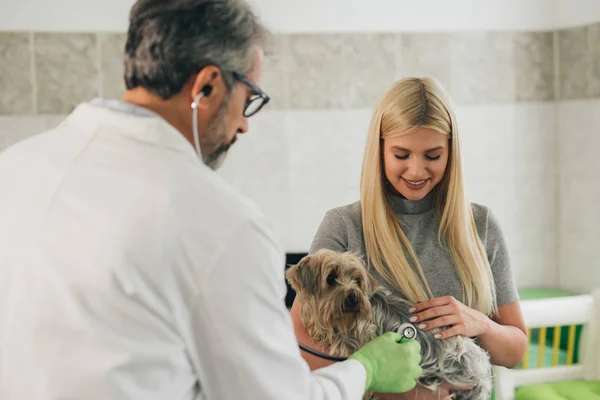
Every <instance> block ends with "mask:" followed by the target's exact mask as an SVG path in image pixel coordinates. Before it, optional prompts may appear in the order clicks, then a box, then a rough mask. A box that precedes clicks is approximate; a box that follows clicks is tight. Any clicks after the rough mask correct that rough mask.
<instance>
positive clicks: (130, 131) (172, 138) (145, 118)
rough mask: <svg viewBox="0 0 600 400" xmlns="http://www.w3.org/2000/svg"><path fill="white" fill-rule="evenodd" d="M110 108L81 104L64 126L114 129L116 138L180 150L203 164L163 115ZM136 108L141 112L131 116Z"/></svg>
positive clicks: (99, 102)
mask: <svg viewBox="0 0 600 400" xmlns="http://www.w3.org/2000/svg"><path fill="white" fill-rule="evenodd" d="M107 104H110V103H109V102H108V101H105V100H99V99H96V100H94V101H92V102H86V103H81V104H80V105H78V106H77V107H76V108H75V110H73V112H72V113H71V115H69V116H68V117H67V118H66V119H65V120H64V121H63V123H62V124H65V125H71V124H75V125H86V124H87V125H89V124H97V125H105V126H106V125H112V126H114V127H115V130H114V131H115V133H116V134H119V135H126V136H129V137H131V138H132V139H135V140H137V141H140V142H145V143H149V144H151V145H155V146H159V147H166V148H170V149H174V150H178V151H181V152H184V153H186V154H189V155H190V156H193V157H194V158H196V159H197V160H198V161H199V162H202V160H201V159H200V157H198V155H197V154H196V150H195V149H194V147H193V146H192V144H191V143H190V142H189V141H188V140H187V139H186V138H185V137H184V136H183V135H182V134H181V132H179V131H178V130H177V129H175V128H174V127H173V126H172V125H171V124H169V123H168V122H167V121H165V120H164V119H163V118H162V117H161V116H160V115H158V114H156V113H154V112H152V111H150V110H148V109H144V108H142V107H138V106H134V105H130V106H131V107H132V108H131V110H127V109H125V108H121V107H109V106H107ZM112 104H114V103H112ZM135 108H137V109H138V110H137V111H136V112H132V110H133V109H135Z"/></svg>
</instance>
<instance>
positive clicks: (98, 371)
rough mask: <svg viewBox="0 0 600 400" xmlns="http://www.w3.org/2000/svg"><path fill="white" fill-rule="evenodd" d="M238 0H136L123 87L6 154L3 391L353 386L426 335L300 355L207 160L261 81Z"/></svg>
mask: <svg viewBox="0 0 600 400" xmlns="http://www.w3.org/2000/svg"><path fill="white" fill-rule="evenodd" d="M265 36H266V33H265V30H264V28H263V27H262V25H261V24H260V23H259V22H258V20H257V18H256V17H255V15H254V14H253V13H252V11H251V10H250V8H249V7H248V5H247V4H246V3H245V2H243V1H241V0H170V1H166V0H140V1H138V2H137V3H136V4H135V5H134V6H133V8H132V11H131V17H130V27H129V32H128V37H127V45H126V49H125V50H126V51H125V53H126V56H125V81H126V84H127V91H126V93H125V94H124V96H123V98H122V99H121V100H120V101H115V100H113V101H108V100H103V99H96V100H94V101H92V102H90V103H84V104H81V105H80V106H78V107H77V109H76V110H75V111H74V112H73V113H72V114H71V115H70V116H69V117H67V118H66V120H65V121H64V122H63V123H62V124H61V125H60V126H59V127H57V128H56V129H54V130H52V131H49V132H45V133H43V134H40V135H37V136H36V137H34V138H31V139H29V140H26V141H24V142H22V143H20V144H17V145H15V146H13V147H12V148H10V149H8V150H7V151H6V152H4V153H3V154H2V155H1V156H0V188H2V194H1V195H0V221H2V222H1V223H0V286H1V287H0V340H1V341H0V361H1V364H0V386H1V388H0V398H2V399H3V400H37V399H39V400H41V399H44V400H59V399H61V400H63V399H86V400H95V399H106V400H108V399H111V400H121V399H122V400H124V399H139V400H148V399H161V400H162V399H169V400H176V399H195V398H201V397H203V398H206V399H219V400H221V399H235V400H242V399H252V400H259V399H260V400H265V399H311V400H315V399H317V400H318V399H360V398H361V396H362V393H363V392H364V391H365V389H368V390H373V391H377V392H403V391H407V390H409V389H411V388H412V387H413V386H414V385H415V379H416V378H418V376H419V375H420V368H419V366H418V364H419V359H420V357H419V346H418V344H417V343H416V342H412V343H397V341H398V340H399V335H394V334H387V335H385V336H382V337H380V338H377V339H375V340H374V341H373V342H371V343H369V344H367V345H366V346H365V347H364V348H363V349H361V350H360V351H358V352H357V353H356V354H355V355H353V356H352V357H351V359H350V360H348V361H345V362H342V363H338V364H336V365H334V366H332V367H328V368H324V369H321V370H319V371H316V372H314V373H311V372H310V371H309V368H308V366H307V365H306V364H305V363H304V361H303V360H302V358H301V356H300V352H299V350H298V348H297V345H296V341H295V337H294V333H293V329H292V324H291V319H290V317H289V315H288V312H287V310H286V309H285V306H284V301H283V299H284V296H285V285H284V277H283V264H284V256H283V252H282V251H281V249H280V247H279V245H278V244H277V242H276V240H275V239H274V238H273V234H272V232H271V230H270V228H269V225H268V224H267V223H266V221H265V219H264V217H263V216H262V214H261V213H260V212H258V211H257V210H256V209H255V208H254V207H253V206H252V205H251V204H250V203H249V202H247V201H246V200H245V199H244V198H242V197H241V196H240V195H239V194H237V193H236V192H235V191H233V190H232V189H231V188H230V187H228V185H227V184H226V183H225V182H224V181H223V180H222V179H221V178H220V177H219V176H218V175H217V174H216V173H215V172H214V171H213V169H214V168H216V167H217V166H218V165H219V164H220V163H221V162H222V160H223V158H224V156H225V154H226V152H227V149H228V148H229V147H230V146H231V145H232V144H233V143H234V142H235V138H236V135H237V134H241V133H245V132H246V131H247V129H248V120H247V118H248V117H250V116H251V115H253V114H254V113H256V112H257V111H258V110H260V109H261V107H262V106H263V105H264V104H266V103H267V102H268V99H269V98H268V96H267V95H266V94H265V93H264V92H263V91H262V90H261V89H259V82H260V77H261V66H262V57H263V51H262V48H263V41H264V38H265Z"/></svg>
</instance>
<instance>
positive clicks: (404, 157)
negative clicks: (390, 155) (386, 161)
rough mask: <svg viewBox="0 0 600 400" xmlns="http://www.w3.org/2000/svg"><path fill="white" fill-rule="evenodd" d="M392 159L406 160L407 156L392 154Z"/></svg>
mask: <svg viewBox="0 0 600 400" xmlns="http://www.w3.org/2000/svg"><path fill="white" fill-rule="evenodd" d="M394 157H396V158H397V159H398V160H408V154H407V155H405V156H400V155H398V154H394Z"/></svg>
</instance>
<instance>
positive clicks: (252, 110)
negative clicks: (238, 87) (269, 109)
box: [233, 72, 271, 118]
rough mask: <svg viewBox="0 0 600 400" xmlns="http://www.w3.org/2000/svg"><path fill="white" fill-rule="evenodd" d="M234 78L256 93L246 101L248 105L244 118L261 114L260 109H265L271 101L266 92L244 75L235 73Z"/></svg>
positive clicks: (245, 108)
mask: <svg viewBox="0 0 600 400" xmlns="http://www.w3.org/2000/svg"><path fill="white" fill-rule="evenodd" d="M233 77H234V78H235V79H237V80H238V81H240V82H242V83H244V84H245V85H247V86H248V87H249V88H250V89H252V91H253V92H254V93H253V94H252V95H251V96H250V97H249V98H248V100H246V105H245V106H244V117H246V118H248V117H251V116H253V115H254V114H256V113H257V112H259V111H260V109H261V108H263V106H264V105H265V104H267V103H268V102H269V100H271V99H270V98H269V96H267V94H266V93H265V92H263V91H262V90H261V89H260V88H259V87H257V86H256V85H255V84H253V83H252V82H251V81H250V79H248V78H247V77H246V76H245V75H244V74H240V73H239V72H234V73H233Z"/></svg>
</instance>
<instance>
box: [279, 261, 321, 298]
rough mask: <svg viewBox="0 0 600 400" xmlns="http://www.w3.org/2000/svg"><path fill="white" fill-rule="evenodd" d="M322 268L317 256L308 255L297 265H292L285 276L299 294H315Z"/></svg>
mask: <svg viewBox="0 0 600 400" xmlns="http://www.w3.org/2000/svg"><path fill="white" fill-rule="evenodd" d="M319 271H320V268H319V265H318V263H316V262H315V257H314V256H311V255H308V256H306V257H304V258H303V259H302V260H300V262H299V263H298V264H296V265H293V266H292V267H290V268H289V269H288V270H287V272H286V274H285V277H286V278H287V280H288V282H289V283H290V285H291V286H292V289H294V290H295V291H296V292H297V293H298V294H301V293H306V294H308V295H311V296H314V295H315V294H316V292H317V288H318V285H319V280H318V278H319V276H320V272H319Z"/></svg>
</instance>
